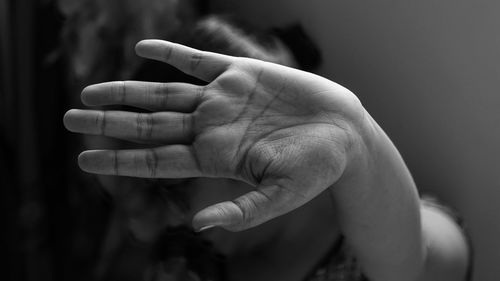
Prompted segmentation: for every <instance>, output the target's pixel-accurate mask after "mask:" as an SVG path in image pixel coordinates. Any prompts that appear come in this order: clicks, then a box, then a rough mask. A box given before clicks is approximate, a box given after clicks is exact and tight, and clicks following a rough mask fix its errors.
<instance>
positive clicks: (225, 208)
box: [65, 46, 361, 230]
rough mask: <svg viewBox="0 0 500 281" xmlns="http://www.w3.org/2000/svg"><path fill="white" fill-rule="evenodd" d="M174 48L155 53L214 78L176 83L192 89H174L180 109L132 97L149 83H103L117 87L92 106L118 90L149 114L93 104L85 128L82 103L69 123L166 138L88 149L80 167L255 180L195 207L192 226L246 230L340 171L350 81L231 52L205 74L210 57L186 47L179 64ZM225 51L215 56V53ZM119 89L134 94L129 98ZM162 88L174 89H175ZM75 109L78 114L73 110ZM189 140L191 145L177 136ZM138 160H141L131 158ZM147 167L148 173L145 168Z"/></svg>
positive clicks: (352, 111)
mask: <svg viewBox="0 0 500 281" xmlns="http://www.w3.org/2000/svg"><path fill="white" fill-rule="evenodd" d="M153 47H155V46H150V47H149V48H153ZM144 48H145V51H143V52H144V53H145V54H143V55H145V56H147V57H150V58H154V59H158V55H157V54H156V53H155V51H157V50H153V49H151V50H148V49H147V48H148V46H145V47H144ZM179 48H184V49H179V50H176V52H177V53H176V55H178V56H179V57H181V54H184V52H189V51H191V52H192V49H189V48H186V47H183V46H181V47H179ZM138 52H141V51H140V49H138ZM147 52H150V53H149V54H148V53H147ZM172 52H173V51H172V49H168V52H167V54H168V56H166V57H165V55H163V54H162V55H161V56H160V58H161V59H162V60H168V61H167V62H169V63H172V64H173V65H175V66H177V67H178V68H180V69H181V70H183V71H185V72H189V73H190V74H192V75H196V76H198V77H200V78H202V79H204V80H209V81H210V80H211V81H210V83H209V84H208V85H207V86H199V87H198V86H197V87H195V88H192V87H194V86H191V85H190V87H191V88H186V87H184V88H183V89H182V92H186V91H191V92H194V93H195V94H192V95H191V98H190V99H189V98H188V99H189V100H188V99H186V97H188V96H186V97H180V98H179V100H178V102H179V103H180V104H183V106H184V107H185V108H182V106H179V107H178V108H172V107H175V104H176V99H175V98H174V99H172V98H169V100H170V102H169V103H168V102H167V103H159V104H160V105H158V103H156V105H147V104H146V103H148V101H149V102H151V101H152V100H154V98H153V99H152V98H151V97H149V98H146V99H144V98H142V99H141V98H137V92H140V93H139V94H143V96H144V93H145V92H146V95H145V96H147V94H148V93H149V95H151V92H155V91H151V89H149V90H146V91H144V90H143V91H142V92H141V91H138V90H136V89H137V88H141V87H142V88H145V85H146V84H144V83H143V84H139V85H133V84H130V83H133V82H129V84H128V85H127V84H126V83H122V84H118V85H120V87H119V89H121V91H120V90H116V82H115V84H114V86H113V87H114V89H115V90H110V88H109V87H108V88H107V91H108V92H111V93H115V94H113V95H108V96H107V97H108V100H107V101H104V102H102V99H101V101H100V102H95V100H97V99H96V98H95V97H96V95H95V94H96V93H92V95H88V96H89V97H90V98H89V97H87V98H85V97H82V99H83V100H84V101H85V100H87V103H88V104H92V105H96V104H98V103H100V104H106V103H116V100H117V98H116V97H119V99H118V100H120V101H121V102H122V103H125V104H129V105H136V106H139V107H145V108H147V109H150V110H153V111H155V112H156V113H153V114H155V116H154V117H150V116H149V115H147V116H148V117H147V118H144V116H145V115H143V114H142V115H141V114H138V115H136V116H135V117H133V118H131V119H135V120H136V121H135V122H132V123H133V126H129V127H133V129H130V128H129V129H127V127H126V125H127V122H126V121H122V122H121V123H125V125H123V124H121V123H120V121H119V119H120V114H122V113H115V115H116V116H115V118H116V121H115V122H113V121H109V120H108V121H106V122H105V121H103V120H105V119H106V116H108V117H107V119H110V120H113V116H112V115H113V114H109V113H108V114H100V113H99V114H95V113H94V117H92V118H91V120H97V121H96V122H93V123H92V124H94V127H95V126H97V127H98V129H95V128H94V129H89V128H83V127H85V126H86V127H89V125H88V124H90V123H89V122H84V121H82V120H84V119H85V117H84V114H81V112H76V113H75V112H73V113H70V112H71V111H70V112H69V113H68V114H67V118H65V120H66V125H67V127H68V128H69V129H70V130H73V131H77V132H82V133H95V132H96V131H97V132H98V133H101V134H105V135H108V136H112V137H119V138H124V139H132V140H137V139H139V140H141V141H144V140H145V141H151V142H154V143H157V144H159V145H163V146H159V147H158V148H156V149H154V150H151V149H149V150H143V151H139V153H138V151H129V152H127V151H125V152H120V154H118V152H116V151H115V152H109V151H98V152H93V153H90V154H87V156H88V157H86V158H87V159H86V160H85V159H83V160H81V163H80V164H81V166H82V168H84V169H85V167H87V169H86V170H88V171H90V172H95V173H108V174H120V175H131V176H142V177H144V176H145V177H150V176H154V177H193V176H205V177H228V178H235V179H238V180H243V181H246V182H248V183H250V184H252V185H254V186H256V190H255V191H253V192H250V193H248V194H245V195H243V196H241V197H239V198H237V199H235V200H232V201H228V202H222V203H219V204H216V205H213V206H210V207H208V208H206V209H204V210H202V211H200V212H199V213H198V214H197V215H196V216H195V218H194V221H193V224H194V227H195V228H197V229H201V228H203V227H206V226H213V225H220V226H223V227H225V228H227V229H231V230H241V229H246V228H249V227H252V226H255V225H258V224H260V223H262V222H265V221H267V220H269V219H271V218H273V217H276V216H279V215H281V214H284V213H286V212H289V211H291V210H293V209H295V208H297V207H299V206H301V205H302V204H304V203H306V202H307V201H309V200H311V199H312V198H314V197H315V196H316V195H318V194H319V193H320V192H321V191H323V190H324V189H326V188H327V187H329V186H330V185H332V184H333V183H334V182H335V181H337V180H338V178H339V177H340V176H341V175H342V172H343V171H344V168H345V166H346V163H347V160H348V159H347V158H348V155H347V154H348V150H349V149H350V145H351V143H352V141H353V137H352V135H353V128H352V124H353V123H355V121H356V119H358V118H359V117H358V116H359V115H360V112H361V110H360V106H359V104H358V103H357V102H356V99H355V98H353V96H352V94H349V93H348V91H347V90H345V89H344V88H342V87H340V86H338V85H337V84H334V83H333V82H331V81H328V80H326V79H323V78H321V77H319V76H316V75H313V74H310V73H305V72H301V71H298V70H294V69H290V68H286V67H283V66H278V65H274V64H270V63H265V62H260V61H256V60H250V59H242V58H239V59H234V58H233V59H232V60H231V63H228V64H225V69H224V71H223V72H222V73H220V70H219V72H218V73H215V72H214V73H210V71H211V70H212V69H203V68H204V67H203V66H199V64H201V63H202V62H203V63H205V60H209V59H213V58H211V57H209V58H208V59H204V60H202V61H201V62H200V59H199V57H197V56H199V55H200V54H199V52H198V51H196V53H195V54H194V55H191V56H190V58H191V61H190V64H189V65H186V64H184V65H183V64H182V61H180V60H179V61H177V60H176V59H175V58H172ZM206 57H207V56H206V54H204V58H206ZM227 58H228V57H225V56H224V57H222V56H221V58H220V59H221V60H222V59H227ZM215 59H218V58H217V57H216V58H215ZM193 61H194V63H193ZM206 67H207V66H205V68H206ZM200 69H201V70H200ZM212 71H213V70H212ZM196 72H198V73H196ZM108 86H109V85H108ZM162 86H165V85H162ZM177 86H179V85H177ZM181 86H184V85H180V86H179V87H181ZM104 88H106V87H104ZM146 88H147V87H146ZM177 88H178V87H177ZM181 88H182V87H181ZM134 89H135V90H134ZM103 91H105V90H104V89H102V90H100V91H95V92H100V93H102V92H103ZM125 92H127V93H128V94H129V95H132V97H127V96H126V94H125ZM157 92H158V91H156V93H157ZM163 92H165V91H163ZM167 92H170V95H171V94H172V89H170V90H169V91H167ZM116 93H119V94H116ZM133 95H136V96H135V97H133ZM185 95H187V94H185ZM101 96H102V94H101ZM172 96H173V95H172ZM178 96H181V95H178ZM113 99H114V102H111V101H112V100H113ZM93 100H94V101H93ZM89 101H90V102H89ZM172 104H173V105H172ZM189 104H191V105H190V106H186V105H189ZM161 105H163V106H161ZM165 105H166V106H165ZM162 107H163V108H162ZM172 109H175V110H177V111H181V112H182V111H187V112H189V111H192V112H191V113H190V114H186V113H183V115H182V117H180V119H175V116H174V118H173V116H172V114H171V113H169V111H171V110H172ZM165 111H166V112H165ZM162 112H163V114H162ZM72 115H74V116H77V115H78V116H79V117H74V118H72V117H71V116H72ZM110 116H111V117H110ZM123 116H125V115H123ZM123 116H122V117H123ZM79 119H80V121H78V120H79ZM122 119H126V118H122ZM87 120H88V116H87ZM99 120H101V121H100V122H99ZM172 120H182V122H177V123H181V126H178V125H177V127H180V128H176V127H175V125H169V126H170V127H169V128H172V126H174V129H173V130H165V127H164V128H163V130H161V129H158V128H157V127H158V124H172V123H173V122H174V121H172ZM102 123H104V124H102ZM75 124H77V125H75ZM82 124H83V125H82ZM95 124H97V125H95ZM120 124H121V125H120ZM79 126H80V128H77V127H79ZM144 126H146V128H147V130H145V129H144V128H143V127H144ZM90 127H91V126H90ZM155 128H156V129H155ZM106 129H107V130H109V131H110V133H108V132H106ZM131 131H134V132H135V137H131V135H132V133H130V132H131ZM145 131H146V132H147V133H144V132H145ZM186 142H187V143H189V142H190V143H191V145H190V146H186V145H179V144H176V143H186ZM141 153H142V154H141ZM83 158H85V157H83ZM110 159H111V160H110ZM85 163H87V164H85ZM120 163H122V164H121V166H120ZM130 163H132V164H130ZM141 165H142V167H143V169H141V167H138V166H141ZM91 166H92V167H91ZM110 166H112V168H110ZM89 167H91V168H89ZM123 167H125V168H123ZM144 169H145V170H147V172H143V171H142V170H144ZM151 171H152V172H151Z"/></svg>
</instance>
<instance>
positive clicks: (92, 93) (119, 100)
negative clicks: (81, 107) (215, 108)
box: [81, 81, 205, 112]
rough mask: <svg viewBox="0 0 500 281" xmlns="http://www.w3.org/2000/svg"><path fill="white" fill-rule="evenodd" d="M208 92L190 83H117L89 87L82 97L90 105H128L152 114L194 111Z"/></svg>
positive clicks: (84, 90)
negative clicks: (157, 112)
mask: <svg viewBox="0 0 500 281" xmlns="http://www.w3.org/2000/svg"><path fill="white" fill-rule="evenodd" d="M204 92H205V87H204V86H197V85H191V84H187V83H155V82H141V81H113V82H106V83H100V84H95V85H90V86H87V87H86V88H85V89H83V91H82V96H81V98H82V102H83V103H84V104H85V105H88V106H102V105H128V106H133V107H137V108H143V109H147V110H150V111H160V110H162V111H165V110H167V111H177V112H192V111H194V110H195V109H196V107H197V106H198V104H199V103H200V102H201V100H202V98H203V95H204Z"/></svg>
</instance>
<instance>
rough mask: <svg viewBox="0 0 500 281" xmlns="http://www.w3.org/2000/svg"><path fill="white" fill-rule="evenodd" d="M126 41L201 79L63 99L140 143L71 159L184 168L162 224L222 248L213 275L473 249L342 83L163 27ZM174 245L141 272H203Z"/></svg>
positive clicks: (77, 119) (98, 131) (369, 264)
mask: <svg viewBox="0 0 500 281" xmlns="http://www.w3.org/2000/svg"><path fill="white" fill-rule="evenodd" d="M243 44H244V46H246V48H245V50H246V51H247V52H248V53H249V54H250V55H247V56H249V57H256V58H259V59H266V58H273V57H275V56H272V55H269V56H266V54H267V53H266V49H265V48H261V47H259V44H257V43H256V42H255V41H253V42H252V40H250V41H248V42H244V43H243ZM246 44H250V45H246ZM236 45H237V44H236ZM240 49H241V48H240ZM136 52H137V54H138V55H139V56H142V57H145V58H148V59H153V60H157V61H161V62H163V63H166V64H169V65H172V66H174V67H176V68H177V69H179V70H181V71H182V72H184V73H186V74H188V75H191V76H193V77H196V78H197V79H199V80H201V81H204V82H205V83H206V84H202V85H197V84H191V83H178V82H171V83H154V82H138V81H126V82H123V81H121V82H107V83H102V84H96V85H91V86H89V87H87V88H85V89H84V91H83V92H82V96H81V97H82V101H83V102H84V103H85V104H86V105H88V106H111V105H118V106H127V107H133V108H138V109H140V110H142V111H140V112H138V111H137V110H134V111H132V110H131V109H129V108H125V109H127V110H121V111H112V110H70V111H68V112H67V113H66V115H65V117H64V122H65V126H66V127H67V128H68V129H69V130H70V131H73V132H78V133H83V134H89V135H103V136H107V137H111V138H117V139H121V140H125V141H128V142H134V143H138V144H139V145H137V146H135V148H133V149H112V150H91V151H85V152H83V153H82V154H81V155H80V156H79V165H80V167H81V168H82V169H83V170H84V171H87V172H90V173H95V174H101V175H113V176H129V177H137V178H162V179H163V178H166V179H185V178H187V179H190V180H189V181H188V182H182V184H181V185H182V187H180V188H184V189H186V190H187V191H186V193H187V196H186V198H185V200H186V202H187V206H188V207H187V208H185V209H184V210H185V211H184V212H180V213H178V214H179V215H178V216H175V217H169V218H167V219H165V225H164V226H162V227H167V228H168V227H175V226H177V227H178V226H180V225H186V224H188V225H190V226H191V227H192V228H193V229H194V230H195V231H198V232H201V233H200V234H199V235H197V236H199V237H203V239H204V240H208V241H210V242H211V243H212V244H213V247H214V249H215V250H216V251H217V252H219V253H221V254H222V255H224V256H226V257H227V261H225V262H224V266H223V267H224V269H223V270H222V271H223V273H222V274H221V275H217V277H220V278H227V279H228V280H307V279H310V280H374V281H377V280H465V278H466V274H467V273H466V271H467V264H468V263H470V259H469V258H468V253H469V251H470V249H468V246H467V241H466V238H465V236H464V235H463V233H462V231H461V229H460V227H459V226H458V225H457V224H456V223H455V222H454V220H453V219H452V218H451V217H450V216H449V215H448V214H446V213H445V212H443V211H442V209H440V208H437V207H435V206H434V205H432V204H421V203H420V201H419V197H418V193H417V190H416V187H415V184H414V182H413V180H412V178H411V175H410V173H409V172H408V169H407V168H406V165H405V164H404V162H403V160H402V159H401V157H400V155H399V153H398V151H397V149H396V148H395V147H394V145H393V144H392V143H391V141H390V140H389V138H388V137H387V136H386V135H385V133H384V132H383V130H382V129H381V128H380V127H379V126H378V125H377V123H376V122H375V121H374V120H373V118H371V116H370V115H369V114H368V112H366V110H365V109H364V108H363V106H362V104H361V103H360V101H359V100H358V99H357V98H356V96H355V95H354V94H353V93H351V92H350V91H349V90H347V89H345V88H344V87H342V86H340V85H338V84H336V83H334V82H332V81H330V80H327V79H325V78H322V77H319V76H317V75H314V74H312V73H308V72H303V71H300V70H297V69H294V68H289V67H286V66H283V65H279V64H274V63H269V62H264V61H262V60H257V59H250V58H245V57H242V56H240V55H238V56H229V55H222V54H219V53H214V52H207V51H200V50H197V49H193V48H190V47H186V46H184V45H180V44H175V43H171V42H167V41H161V40H145V41H141V42H139V43H138V44H137V46H136ZM283 61H287V60H286V59H285V60H283ZM288 61H290V60H288ZM280 62H281V63H283V62H282V61H280ZM291 63H293V62H291ZM106 180H107V181H108V182H109V181H113V179H110V178H109V177H108V178H105V179H103V181H106ZM109 185H110V186H113V187H114V188H115V189H116V188H117V187H119V185H117V184H116V182H115V183H112V184H109ZM176 188H179V186H177V187H176ZM181 213H182V214H181ZM140 228H141V227H138V229H140ZM163 240H165V239H163ZM167 240H168V239H167ZM167 244H168V243H167ZM173 247H174V246H173V245H170V248H168V247H167V249H166V251H169V249H170V250H171V249H172V248H173ZM176 257H177V256H175V255H173V256H169V255H167V256H166V257H164V258H163V259H162V263H161V264H160V266H159V269H158V268H156V267H155V268H153V269H151V270H150V274H149V277H150V278H155V279H156V280H199V279H202V280H210V279H212V277H213V276H214V275H212V276H211V275H210V274H208V273H200V272H194V270H192V269H193V268H200V267H201V266H199V265H196V264H193V263H191V262H190V260H189V259H179V258H178V257H177V258H176ZM209 271H210V270H207V271H206V272H209ZM169 278H170V279H169ZM174 278H177V279H174ZM197 278H198V279H197ZM342 278H344V279H342Z"/></svg>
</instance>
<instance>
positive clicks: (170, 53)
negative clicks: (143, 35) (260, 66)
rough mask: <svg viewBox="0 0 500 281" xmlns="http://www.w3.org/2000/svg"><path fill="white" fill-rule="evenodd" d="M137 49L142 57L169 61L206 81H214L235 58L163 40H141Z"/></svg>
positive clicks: (183, 70)
mask: <svg viewBox="0 0 500 281" xmlns="http://www.w3.org/2000/svg"><path fill="white" fill-rule="evenodd" d="M135 50H136V53H137V54H138V55H139V56H141V57H144V58H149V59H154V60H158V61H162V62H165V63H168V64H170V65H172V66H174V67H176V68H177V69H179V70H181V71H182V72H184V73H186V74H189V75H191V76H194V77H196V78H199V79H201V80H204V81H206V82H211V81H213V80H214V79H215V78H216V77H217V76H219V75H220V74H222V73H223V72H224V71H226V70H227V69H228V67H229V66H230V65H231V63H232V62H233V60H234V57H230V56H227V55H222V54H217V53H212V52H205V51H200V50H197V49H193V48H190V47H187V46H184V45H181V44H176V43H172V42H168V41H163V40H143V41H140V42H139V43H137V45H136V47H135Z"/></svg>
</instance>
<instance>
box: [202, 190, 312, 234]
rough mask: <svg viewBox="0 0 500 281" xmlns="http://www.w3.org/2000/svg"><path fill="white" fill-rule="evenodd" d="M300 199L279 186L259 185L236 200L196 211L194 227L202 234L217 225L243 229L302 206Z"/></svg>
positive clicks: (237, 229)
mask: <svg viewBox="0 0 500 281" xmlns="http://www.w3.org/2000/svg"><path fill="white" fill-rule="evenodd" d="M302 199H303V198H301V197H298V196H296V195H294V194H293V193H291V192H290V190H289V189H286V188H281V187H280V186H278V185H271V186H259V187H258V188H257V189H256V190H254V191H251V192H249V193H247V194H244V195H242V196H240V197H238V198H236V199H235V200H232V201H225V202H221V203H218V204H215V205H212V206H209V207H207V208H205V209H203V210H201V211H199V212H198V213H197V214H196V215H195V216H194V218H193V228H194V229H195V230H197V231H202V230H205V229H208V228H211V227H215V226H219V227H223V228H225V229H227V230H230V231H240V230H245V229H248V228H251V227H254V226H257V225H259V224H262V223H264V222H266V221H268V220H270V219H273V218H275V217H278V216H280V215H283V214H285V213H287V212H289V211H291V210H293V209H295V208H297V207H299V206H300V205H302V204H304V203H305V202H302V201H304V200H302Z"/></svg>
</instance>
